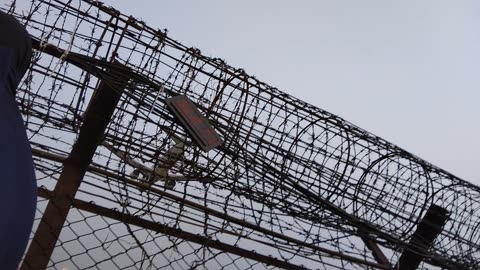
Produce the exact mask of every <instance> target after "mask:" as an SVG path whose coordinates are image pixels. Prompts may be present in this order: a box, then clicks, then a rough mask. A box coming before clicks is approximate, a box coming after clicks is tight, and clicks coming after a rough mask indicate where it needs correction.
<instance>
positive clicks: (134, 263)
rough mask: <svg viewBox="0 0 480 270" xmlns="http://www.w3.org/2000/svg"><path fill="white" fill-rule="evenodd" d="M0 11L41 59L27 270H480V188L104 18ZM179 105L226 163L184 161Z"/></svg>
mask: <svg viewBox="0 0 480 270" xmlns="http://www.w3.org/2000/svg"><path fill="white" fill-rule="evenodd" d="M1 9H2V10H4V11H6V12H8V13H10V14H12V15H14V16H15V17H17V19H18V20H19V21H21V22H22V23H23V24H24V25H25V26H26V27H27V29H28V31H29V33H30V34H31V36H32V42H33V47H34V49H35V50H34V57H33V61H32V65H31V67H30V69H29V71H28V73H27V75H26V77H25V79H24V81H23V83H22V84H21V87H20V89H19V90H18V94H17V101H18V104H19V106H20V109H21V112H22V114H23V116H24V119H25V123H26V127H27V132H28V135H29V139H30V142H31V146H32V153H33V156H34V163H35V170H36V175H37V179H38V186H39V189H38V196H39V199H38V207H37V215H36V220H35V224H34V231H33V234H32V241H31V244H30V247H29V249H28V252H27V254H26V257H25V259H24V261H23V264H22V267H21V269H24V270H26V269H44V268H45V267H48V268H52V269H277V268H285V269H392V268H394V267H396V268H397V269H407V268H402V267H404V265H402V264H401V263H400V262H402V260H407V259H405V258H408V256H414V257H415V256H416V257H420V258H421V263H420V267H421V268H428V269H440V268H442V269H477V268H478V267H479V260H480V253H479V247H480V246H479V240H480V239H479V238H480V229H479V226H480V225H479V224H480V223H479V221H480V219H479V215H480V212H479V208H480V189H479V188H478V187H477V186H474V185H472V184H470V183H468V182H465V181H463V180H461V179H459V178H457V177H455V176H453V175H451V174H449V173H448V172H445V171H443V170H441V169H440V168H437V167H435V166H433V165H431V164H429V163H428V162H425V161H424V160H422V159H420V158H418V157H416V156H414V155H412V154H410V153H408V152H407V151H405V150H403V149H401V148H398V147H397V146H395V145H392V144H390V143H388V142H386V141H385V140H383V139H381V138H379V137H377V136H374V135H373V134H370V133H368V132H366V131H364V130H362V129H360V128H358V127H356V126H354V125H352V124H351V123H349V122H347V121H345V120H343V119H341V118H339V117H337V116H335V115H333V114H330V113H328V112H326V111H323V110H321V109H319V108H316V107H314V106H312V105H309V104H308V103H305V102H303V101H301V100H298V99H295V98H294V97H292V96H290V95H288V94H286V93H283V92H281V91H279V90H278V89H276V88H274V87H271V86H269V85H267V84H265V83H263V82H261V81H259V80H257V79H256V78H255V77H252V76H249V75H248V74H247V73H246V72H245V71H244V70H242V69H236V68H233V67H231V66H229V65H227V64H226V63H225V62H224V61H223V60H222V59H218V58H211V57H206V56H204V55H202V54H201V52H200V51H199V50H198V49H195V48H189V47H186V46H184V45H182V44H180V43H178V42H176V41H174V40H173V39H171V38H169V37H168V36H167V31H166V30H159V29H154V28H151V27H148V26H147V25H146V24H145V23H144V22H142V21H139V20H136V19H134V18H133V17H129V16H125V15H123V14H121V13H120V12H119V11H117V10H115V9H113V8H111V7H107V6H104V5H103V4H102V3H101V2H98V1H93V0H75V1H74V0H58V1H57V0H36V1H26V0H24V1H11V2H10V3H8V4H6V5H4V6H2V7H1ZM176 95H185V96H187V97H188V98H189V99H190V100H192V101H193V102H194V103H195V105H196V106H197V107H198V109H199V110H200V111H201V113H202V114H203V115H204V116H205V117H207V118H208V119H209V122H210V124H211V125H212V126H213V127H214V128H215V130H216V131H217V132H218V133H219V134H220V137H221V138H222V140H223V144H222V145H221V146H219V147H217V148H215V149H213V150H211V151H208V152H205V151H203V150H202V149H201V148H200V147H198V146H197V145H196V144H195V142H194V141H193V140H192V139H191V138H190V136H189V134H188V133H187V132H186V131H185V130H184V129H183V128H182V126H181V125H180V124H179V123H178V121H177V120H176V119H175V118H174V117H173V116H172V114H171V113H170V111H169V110H168V108H167V107H166V105H165V101H166V99H168V98H170V97H173V96H176ZM180 148H181V154H179V155H177V156H176V157H175V159H174V160H173V161H172V160H171V151H170V150H171V149H174V151H175V149H180ZM177 154H178V153H177ZM165 163H169V164H170V165H169V166H168V169H166V168H165V167H161V166H160V165H159V164H165ZM432 213H433V214H432ZM431 215H433V216H435V215H436V216H437V217H438V218H437V220H440V221H441V222H433V221H432V220H435V219H427V218H426V217H427V216H431ZM425 224H426V225H425ZM424 226H427V227H428V226H430V227H428V228H430V231H438V233H437V234H438V236H437V235H434V236H425V235H424V234H422V229H421V228H425V227H424ZM430 238H431V239H430ZM418 239H421V240H418ZM402 256H405V257H404V258H403V259H402Z"/></svg>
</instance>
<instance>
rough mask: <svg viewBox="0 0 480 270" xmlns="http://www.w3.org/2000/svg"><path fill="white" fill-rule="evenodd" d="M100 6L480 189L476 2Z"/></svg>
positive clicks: (141, 2)
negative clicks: (141, 22)
mask: <svg viewBox="0 0 480 270" xmlns="http://www.w3.org/2000/svg"><path fill="white" fill-rule="evenodd" d="M104 2H105V3H106V4H108V5H111V6H113V7H115V8H116V9H118V10H120V11H121V12H122V13H124V14H127V15H133V16H134V17H136V18H140V19H143V20H144V21H145V22H147V24H149V25H150V26H151V27H153V28H160V29H163V28H167V29H168V30H169V36H170V37H171V38H173V39H176V40H178V41H180V42H181V43H183V44H184V45H186V46H191V47H197V48H199V49H200V50H201V51H202V52H203V53H204V54H206V55H208V56H214V57H219V58H222V59H225V60H226V61H227V63H229V64H230V65H232V66H234V67H238V68H244V69H245V70H246V71H247V73H249V74H251V75H254V76H256V77H257V78H258V79H260V80H261V81H264V82H266V83H268V84H270V85H272V86H275V87H277V88H279V89H280V90H282V91H284V92H287V93H289V94H291V95H293V96H296V97H298V98H300V99H302V100H305V101H308V102H309V103H311V104H313V105H315V106H317V107H320V108H322V109H325V110H327V111H329V112H331V113H334V114H336V115H339V116H340V117H342V118H344V119H346V120H348V121H349V122H352V123H354V124H356V125H357V126H360V127H361V128H363V129H366V130H368V131H370V132H372V133H374V134H376V135H378V136H380V137H383V138H385V139H386V140H388V141H390V142H392V143H395V144H397V145H399V146H400V147H402V148H404V149H406V150H408V151H410V152H412V153H413V154H415V155H417V156H420V157H421V158H423V159H425V160H427V161H429V162H431V163H433V164H435V165H437V166H439V167H441V168H443V169H445V170H447V171H449V172H451V173H453V174H455V175H457V176H459V177H461V178H463V179H465V180H467V181H470V182H473V183H476V184H477V185H480V170H479V169H477V166H480V141H479V137H480V136H479V134H480V122H479V120H478V117H479V116H480V104H479V103H480V89H478V88H479V86H480V75H479V71H480V1H459V0H455V1H443V0H431V1H419V0H408V1H407V0H401V1H400V0H398V1H385V0H377V1H366V0H362V1H353V0H352V1H341V0H331V1H320V0H311V1H299V0H297V1H283V0H282V1H280V0H242V1H226V0H223V1H222V0H216V1H214V0H202V1H198V0H190V1H186V0H175V1H158V0H135V1H127V0H116V1H115V0H105V1H104Z"/></svg>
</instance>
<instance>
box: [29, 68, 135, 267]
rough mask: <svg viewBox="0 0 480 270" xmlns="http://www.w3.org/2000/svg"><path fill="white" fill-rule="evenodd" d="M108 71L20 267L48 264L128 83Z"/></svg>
mask: <svg viewBox="0 0 480 270" xmlns="http://www.w3.org/2000/svg"><path fill="white" fill-rule="evenodd" d="M109 73H110V75H109V76H111V77H110V78H108V79H107V80H105V79H104V80H102V81H101V83H100V84H99V86H98V88H97V91H95V94H94V96H93V98H92V99H91V101H90V104H89V106H88V110H87V111H86V113H85V121H84V123H83V125H82V127H81V128H80V132H79V135H78V139H77V141H76V142H75V144H74V145H73V147H72V151H71V152H70V154H69V156H68V158H67V159H66V160H65V161H64V162H63V170H62V173H61V174H60V178H59V179H58V182H57V184H56V186H55V189H54V191H53V193H54V194H55V196H53V197H52V199H51V200H50V201H49V203H48V205H47V208H46V209H45V212H44V214H43V216H42V219H41V221H40V224H39V225H38V228H37V230H36V232H35V235H34V237H33V240H32V243H31V244H30V248H29V249H28V251H27V254H26V256H25V260H24V262H23V264H22V267H21V270H29V269H33V270H40V269H46V267H47V265H48V261H49V260H50V256H51V255H52V253H53V250H54V248H55V244H56V242H57V240H58V237H59V235H60V232H61V231H62V228H63V224H64V223H65V220H66V218H67V215H68V212H69V210H70V207H71V206H72V200H73V199H74V198H75V194H76V193H77V190H78V188H79V186H80V184H81V182H82V179H83V177H84V175H85V173H86V171H87V169H88V167H89V165H90V163H91V160H92V157H93V155H94V154H95V151H96V149H97V146H98V144H99V143H100V142H101V140H102V138H103V137H104V132H105V129H106V128H107V125H108V123H109V122H110V119H111V117H112V115H113V112H114V110H115V108H116V106H117V103H118V101H119V100H120V97H121V95H122V92H123V89H124V88H125V86H126V84H127V82H128V79H127V78H125V77H124V76H123V75H122V74H121V72H114V71H112V70H110V71H109ZM112 73H113V74H112Z"/></svg>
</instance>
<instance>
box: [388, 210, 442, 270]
mask: <svg viewBox="0 0 480 270" xmlns="http://www.w3.org/2000/svg"><path fill="white" fill-rule="evenodd" d="M447 219H448V211H447V210H446V209H444V208H442V207H440V206H438V205H435V204H432V205H431V206H430V208H428V210H427V213H426V214H425V216H424V217H423V219H422V220H421V221H420V223H419V224H418V226H417V230H416V231H415V233H414V234H413V235H412V238H410V242H409V246H410V248H409V249H405V251H404V252H403V254H402V255H401V256H400V259H399V260H398V262H397V265H396V266H395V269H398V270H415V269H417V268H418V266H419V265H420V263H421V262H422V261H423V260H424V258H425V254H426V253H427V251H428V249H429V248H430V247H431V246H432V244H433V242H434V241H435V239H436V238H437V236H438V235H439V234H440V233H441V232H442V230H443V226H444V225H445V223H446V222H447Z"/></svg>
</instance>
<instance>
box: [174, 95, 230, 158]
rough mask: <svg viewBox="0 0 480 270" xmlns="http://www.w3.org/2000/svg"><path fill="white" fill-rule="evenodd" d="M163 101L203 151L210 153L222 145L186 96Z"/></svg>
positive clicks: (217, 136) (212, 129)
mask: <svg viewBox="0 0 480 270" xmlns="http://www.w3.org/2000/svg"><path fill="white" fill-rule="evenodd" d="M165 101H166V103H167V106H168V108H169V109H170V111H171V112H172V113H173V115H174V116H175V118H176V119H178V120H179V122H180V123H181V124H182V126H183V127H184V128H185V131H186V132H187V133H188V134H190V136H191V137H192V139H193V140H194V141H195V142H196V143H197V144H198V146H199V147H200V148H201V149H202V150H203V151H206V152H207V151H210V150H211V149H213V148H215V147H217V146H219V145H220V144H222V143H223V140H222V139H221V138H220V136H219V135H218V134H217V132H216V131H215V129H214V128H213V127H212V125H210V123H209V122H208V119H207V118H206V117H205V116H203V115H202V114H201V113H200V111H199V110H198V108H197V106H195V104H194V103H193V102H192V101H191V100H190V99H188V98H187V97H186V96H183V95H178V96H175V97H172V98H168V99H166V100H165Z"/></svg>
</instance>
